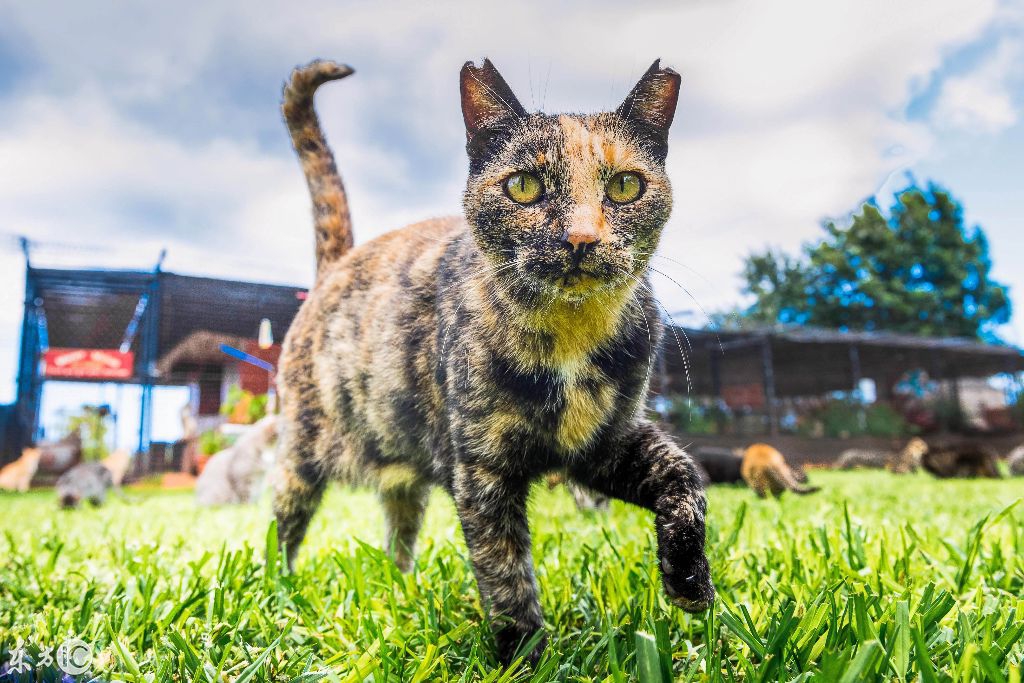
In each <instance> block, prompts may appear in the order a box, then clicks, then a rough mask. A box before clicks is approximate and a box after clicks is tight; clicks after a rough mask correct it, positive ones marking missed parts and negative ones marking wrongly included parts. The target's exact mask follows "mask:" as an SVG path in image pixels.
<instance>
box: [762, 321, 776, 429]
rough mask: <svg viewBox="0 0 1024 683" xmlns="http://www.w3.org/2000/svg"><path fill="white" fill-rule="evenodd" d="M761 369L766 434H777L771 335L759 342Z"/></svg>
mask: <svg viewBox="0 0 1024 683" xmlns="http://www.w3.org/2000/svg"><path fill="white" fill-rule="evenodd" d="M761 370H762V373H763V375H764V402H765V408H766V409H767V413H768V434H769V436H777V435H778V433H779V416H778V405H777V402H776V398H775V362H774V359H773V357H772V338H771V337H764V339H763V341H762V342H761Z"/></svg>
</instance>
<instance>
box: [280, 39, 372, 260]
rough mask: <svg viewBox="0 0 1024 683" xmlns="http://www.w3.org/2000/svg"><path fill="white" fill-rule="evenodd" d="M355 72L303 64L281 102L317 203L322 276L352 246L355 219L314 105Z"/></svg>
mask: <svg viewBox="0 0 1024 683" xmlns="http://www.w3.org/2000/svg"><path fill="white" fill-rule="evenodd" d="M353 73H355V70H354V69H352V67H350V66H346V65H344V64H337V63H335V62H330V61H325V60H319V59H318V60H316V61H313V62H310V63H309V64H307V65H306V66H300V67H298V68H296V69H295V70H294V71H292V75H291V77H290V78H289V79H288V82H287V83H286V84H285V86H284V95H283V97H282V102H281V111H282V112H283V113H284V120H285V123H287V124H288V132H289V133H291V136H292V145H293V146H294V147H295V153H296V154H298V155H299V161H300V162H301V163H302V172H303V173H304V174H305V175H306V184H307V185H308V186H309V194H310V197H311V198H312V200H313V224H314V229H315V231H316V270H317V273H318V274H319V273H321V272H322V271H323V268H324V265H325V264H327V263H330V262H331V261H335V260H337V259H338V258H340V257H341V256H342V255H343V254H344V253H345V252H346V251H348V250H349V249H351V248H352V218H351V216H350V215H349V212H348V198H347V197H346V196H345V186H344V185H343V184H342V182H341V175H340V174H339V173H338V167H337V166H336V165H335V163H334V154H333V153H332V152H331V148H330V147H329V146H328V145H327V139H326V138H325V137H324V132H323V130H322V129H321V128H320V120H319V118H317V115H316V108H315V107H314V106H313V93H315V92H316V89H317V88H319V87H320V86H321V85H323V84H324V83H326V82H328V81H336V80H338V79H341V78H345V77H346V76H351V75H352V74H353Z"/></svg>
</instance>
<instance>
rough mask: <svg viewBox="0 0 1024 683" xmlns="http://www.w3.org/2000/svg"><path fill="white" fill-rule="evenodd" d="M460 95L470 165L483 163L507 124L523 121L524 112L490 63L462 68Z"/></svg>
mask: <svg viewBox="0 0 1024 683" xmlns="http://www.w3.org/2000/svg"><path fill="white" fill-rule="evenodd" d="M459 91H460V93H461V95H462V118H463V119H465V121H466V151H467V152H469V158H470V161H471V162H474V163H482V159H483V158H484V157H486V156H487V154H488V153H489V152H490V153H493V152H494V151H495V150H496V148H497V147H498V146H499V140H501V139H502V137H503V133H504V132H506V131H507V130H508V128H509V123H510V122H513V121H516V120H518V119H521V118H523V117H525V116H526V110H525V109H523V105H521V104H519V100H517V99H516V96H515V95H514V94H512V89H511V88H509V87H508V83H506V82H505V79H504V78H502V77H501V74H500V73H498V70H497V69H495V68H494V65H493V64H491V60H489V59H485V60H484V63H483V66H480V67H477V66H475V65H474V64H473V62H466V63H465V65H463V67H462V72H461V73H460V74H459Z"/></svg>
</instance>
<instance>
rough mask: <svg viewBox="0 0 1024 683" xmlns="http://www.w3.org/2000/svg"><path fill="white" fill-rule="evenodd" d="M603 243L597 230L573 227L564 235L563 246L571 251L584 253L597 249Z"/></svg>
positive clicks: (587, 227)
mask: <svg viewBox="0 0 1024 683" xmlns="http://www.w3.org/2000/svg"><path fill="white" fill-rule="evenodd" d="M600 241H601V238H600V237H598V236H597V230H595V229H594V228H592V227H590V226H579V227H577V226H573V227H571V228H569V229H568V230H566V231H565V232H563V233H562V244H564V245H565V246H566V247H567V248H568V249H569V251H572V252H584V253H586V252H587V251H590V249H592V248H594V247H596V246H597V245H598V243H599V242H600Z"/></svg>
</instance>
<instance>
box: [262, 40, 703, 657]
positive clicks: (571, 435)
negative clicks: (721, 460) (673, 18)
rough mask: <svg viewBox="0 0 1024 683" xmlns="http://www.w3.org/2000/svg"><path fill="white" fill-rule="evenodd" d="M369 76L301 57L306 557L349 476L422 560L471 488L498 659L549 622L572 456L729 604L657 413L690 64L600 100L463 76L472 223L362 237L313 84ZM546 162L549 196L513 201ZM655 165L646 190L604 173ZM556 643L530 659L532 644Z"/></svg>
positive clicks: (300, 332) (290, 399) (296, 514)
mask: <svg viewBox="0 0 1024 683" xmlns="http://www.w3.org/2000/svg"><path fill="white" fill-rule="evenodd" d="M348 73H351V70H350V69H348V68H347V67H339V66H337V65H334V64H330V63H326V62H314V63H313V64H311V65H310V66H308V67H305V68H302V69H298V70H297V71H296V72H295V73H294V74H293V76H292V79H291V81H290V83H289V85H288V86H287V88H286V90H285V104H284V113H285V118H286V119H287V121H288V124H289V129H290V131H291V133H292V139H293V143H294V147H295V149H296V151H297V152H298V154H299V157H300V159H301V161H302V165H303V168H304V170H305V172H306V174H307V178H309V186H310V189H311V192H312V194H313V203H314V206H315V207H316V223H317V254H318V273H319V275H318V280H317V284H316V286H315V287H314V288H313V289H312V290H311V291H310V293H309V297H308V299H307V300H306V302H305V303H304V304H303V306H302V308H301V310H300V311H299V313H298V316H297V317H296V319H295V322H294V323H293V325H292V327H291V329H290V330H289V332H288V336H287V338H286V340H285V343H284V349H283V353H282V357H281V365H280V371H279V378H278V382H279V386H280V387H281V389H282V391H281V397H282V415H283V421H282V433H281V448H280V457H281V462H280V468H279V473H278V477H277V481H276V496H275V511H276V514H277V518H278V525H279V526H278V532H279V535H280V540H281V542H282V544H283V545H284V546H285V548H286V550H287V556H288V558H289V561H290V562H291V561H292V560H293V558H294V557H295V553H296V550H297V549H298V546H299V543H300V542H301V541H302V539H303V536H304V535H305V532H306V528H307V526H308V523H309V520H310V517H311V516H312V515H313V513H314V512H315V510H316V508H317V506H318V505H319V501H320V499H321V496H322V493H323V490H324V487H325V484H326V483H327V481H328V480H330V479H332V478H341V479H344V480H346V481H350V482H367V483H372V484H374V485H375V486H376V487H377V488H378V489H379V491H380V496H381V499H382V502H383V504H384V508H385V511H386V517H387V520H388V530H387V535H388V547H389V550H390V551H391V553H392V556H393V557H394V558H395V561H396V563H397V564H398V565H399V566H400V567H401V568H402V569H408V568H409V567H410V566H411V564H412V561H413V555H412V550H413V546H414V544H415V541H416V535H417V532H418V530H419V526H420V521H421V519H422V515H423V511H424V508H425V506H426V503H427V496H428V493H429V490H430V488H431V487H432V486H435V485H436V486H441V487H442V488H444V489H445V490H446V491H447V492H448V493H450V494H451V496H452V497H453V498H454V500H455V504H456V508H457V511H458V515H459V519H460V521H461V524H462V530H463V534H464V536H465V539H466V543H467V545H468V547H469V552H470V556H471V560H472V563H473V567H474V570H475V573H476V578H477V583H478V586H479V588H480V593H481V596H482V599H483V603H484V605H485V607H486V609H487V611H488V614H489V615H490V617H491V619H492V624H493V626H494V629H495V637H496V640H497V644H498V651H499V657H500V659H501V660H502V661H504V662H508V661H510V660H511V659H512V657H513V655H514V653H515V651H516V649H517V647H518V646H519V645H520V643H521V642H523V641H524V640H525V639H527V638H529V637H530V636H531V635H532V634H534V633H536V632H537V631H538V630H540V629H541V628H542V626H543V618H542V615H541V609H540V602H539V600H538V598H537V585H536V580H535V578H534V572H533V562H532V558H531V550H530V530H529V526H528V524H527V515H526V500H527V495H528V493H529V487H530V484H531V482H533V481H535V480H536V479H538V478H539V477H541V476H543V475H544V474H545V473H547V472H550V471H552V470H559V469H561V470H566V471H567V473H568V475H569V476H570V477H571V478H572V479H574V480H576V481H578V482H580V483H581V484H583V485H586V486H588V487H591V488H593V489H596V490H597V491H600V492H601V493H603V494H606V495H610V496H613V497H616V498H620V499H622V500H626V501H628V502H631V503H634V504H637V505H641V506H643V507H646V508H648V509H650V510H653V511H654V512H655V526H656V529H657V537H658V556H659V561H660V566H661V569H662V578H663V581H664V587H665V590H666V593H667V594H668V595H669V597H670V598H671V599H672V600H673V601H674V602H675V603H676V604H678V605H680V606H682V607H683V608H684V609H687V610H690V611H700V610H703V609H705V608H707V607H708V606H709V605H710V604H711V601H712V599H713V596H714V588H713V586H712V584H711V580H710V574H709V568H708V563H707V559H706V557H705V555H704V533H705V532H704V515H705V499H704V495H703V491H702V488H701V485H700V479H699V476H698V473H697V470H696V468H695V467H694V465H693V463H692V461H691V460H690V458H689V457H688V456H687V455H686V454H685V453H684V452H683V451H682V449H680V448H679V447H678V446H677V445H676V444H675V443H674V442H673V441H672V440H671V439H670V438H669V437H668V436H666V435H665V434H664V433H663V432H662V431H661V430H660V429H658V428H657V427H656V426H654V425H653V424H651V423H650V422H648V421H647V420H646V419H645V418H644V417H643V411H642V408H643V403H644V399H645V396H646V393H647V387H648V379H649V374H650V369H651V362H652V358H653V355H654V353H655V350H656V349H657V347H658V343H659V340H660V336H661V324H660V319H659V315H658V309H657V305H656V303H655V300H654V298H653V296H652V294H651V289H650V285H649V283H648V281H647V263H648V259H649V257H650V253H651V252H653V250H654V249H655V248H656V246H657V243H658V237H659V235H660V232H661V229H662V227H663V226H664V224H665V222H666V221H667V219H668V216H669V212H670V209H671V204H672V200H671V191H670V187H669V182H668V178H667V177H666V175H665V170H664V160H665V155H666V153H667V135H668V127H669V125H670V124H671V121H672V117H673V114H674V110H675V104H676V98H677V95H678V88H679V77H678V75H677V74H675V73H674V72H673V71H671V70H668V69H662V68H660V67H659V66H658V64H657V63H655V65H654V66H652V67H651V69H650V70H649V71H648V72H647V73H646V74H645V75H644V77H643V78H642V79H641V81H640V82H639V83H638V85H637V86H636V88H634V90H633V92H631V93H630V95H629V97H628V98H627V99H626V101H625V103H624V104H623V105H622V106H621V107H620V108H619V109H618V110H617V111H616V112H613V113H606V114H597V115H585V116H584V115H572V116H569V115H562V116H549V115H545V114H540V113H537V114H527V113H526V111H525V110H524V109H523V107H522V105H520V104H519V102H518V101H517V100H516V98H515V96H514V95H513V94H512V91H511V90H510V89H509V88H508V86H507V84H506V83H505V81H504V80H503V79H502V78H501V76H500V75H499V74H498V72H497V71H496V70H495V69H494V67H493V66H492V65H491V63H490V62H489V61H486V60H485V61H484V64H483V66H482V67H475V66H473V65H472V64H466V65H465V66H464V67H463V70H462V74H461V81H460V87H461V95H462V108H463V117H464V119H465V123H466V132H467V146H466V149H467V152H468V155H469V168H470V173H469V178H468V181H467V185H466V191H465V197H464V209H465V217H464V218H463V217H460V218H448V219H436V220H430V221H425V222H423V223H418V224H415V225H412V226H409V227H407V228H404V229H401V230H397V231H394V232H391V233H388V234H386V235H384V236H382V237H380V238H378V239H375V240H373V241H371V242H369V243H367V244H364V245H361V246H360V247H358V248H355V249H352V250H350V251H347V250H346V245H349V244H351V233H350V230H349V223H350V221H349V218H348V213H347V210H346V208H345V206H346V204H345V198H344V190H343V187H342V184H341V180H340V178H339V177H338V176H337V174H336V171H335V169H334V162H333V159H332V157H331V152H330V150H329V148H328V147H327V145H326V143H325V142H324V139H323V135H322V133H321V132H320V130H319V127H318V126H317V124H316V117H315V114H314V113H313V111H312V98H313V90H314V89H315V87H316V86H317V85H318V84H319V83H321V82H323V81H325V80H329V79H333V78H341V77H343V76H345V75H347V74H348ZM519 171H528V172H530V173H533V174H536V176H537V177H538V178H539V179H540V180H541V181H542V182H543V185H544V190H545V192H544V196H543V199H542V200H541V201H538V202H536V203H534V204H530V205H522V204H517V203H515V202H513V201H512V200H511V199H510V197H509V196H507V195H506V194H505V188H504V181H505V180H506V179H507V178H509V177H510V175H511V174H513V173H516V172H519ZM620 171H630V172H634V173H638V174H640V175H641V176H642V177H643V179H644V183H645V185H644V192H643V194H642V195H641V196H640V198H639V199H637V200H636V201H634V202H632V203H630V204H621V205H612V204H611V203H610V201H609V200H607V199H605V198H604V188H605V185H606V183H607V182H608V181H609V180H610V178H611V177H612V176H613V175H614V174H615V173H617V172H620ZM542 648H543V642H542V643H541V645H539V646H538V647H537V648H535V649H534V650H533V651H532V652H531V653H528V655H529V657H530V659H531V660H535V659H536V658H537V657H538V656H539V654H540V651H541V649H542Z"/></svg>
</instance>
